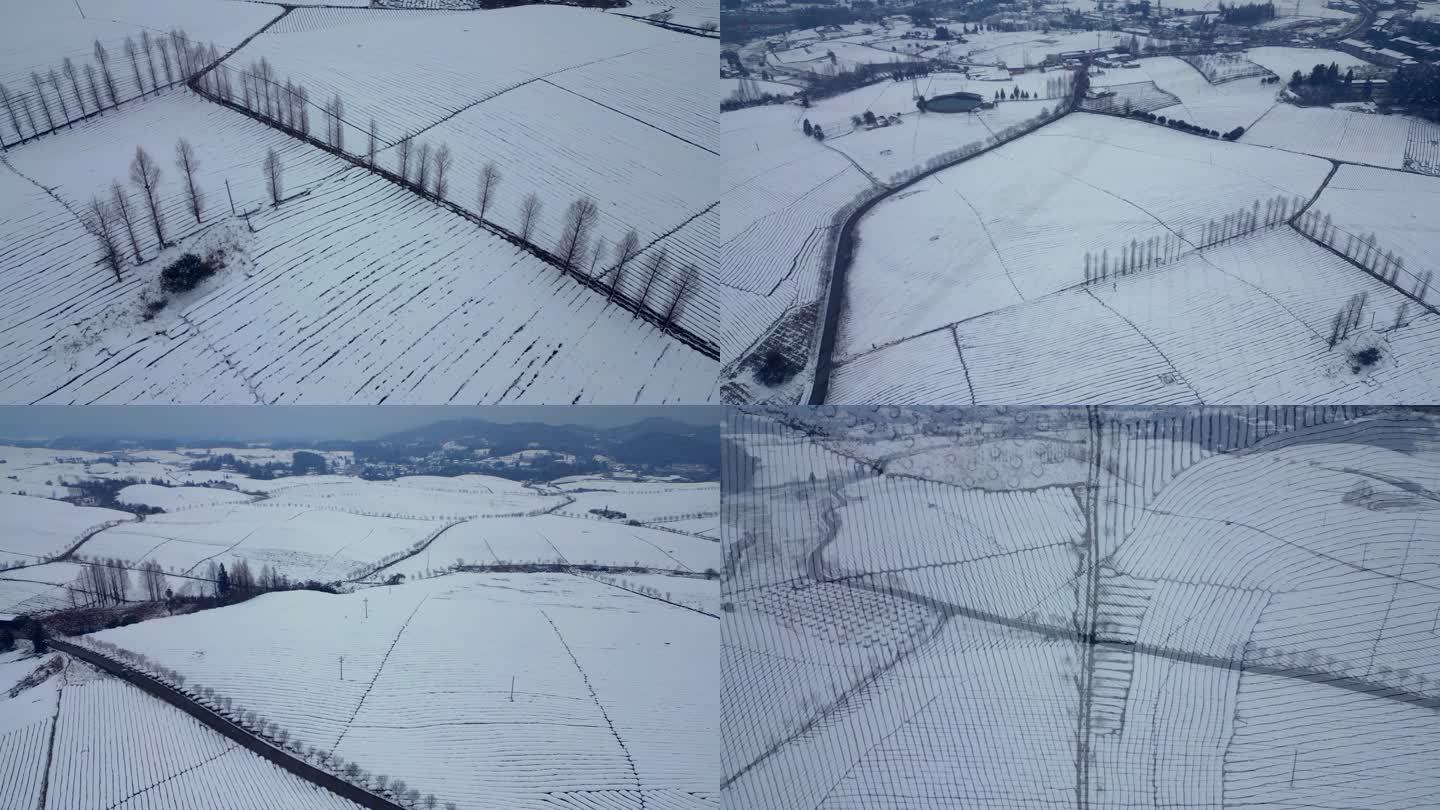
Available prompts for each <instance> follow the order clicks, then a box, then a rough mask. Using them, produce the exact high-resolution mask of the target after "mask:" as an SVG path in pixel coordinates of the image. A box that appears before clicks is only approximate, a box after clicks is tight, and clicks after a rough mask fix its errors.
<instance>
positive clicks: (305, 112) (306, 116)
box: [297, 84, 310, 135]
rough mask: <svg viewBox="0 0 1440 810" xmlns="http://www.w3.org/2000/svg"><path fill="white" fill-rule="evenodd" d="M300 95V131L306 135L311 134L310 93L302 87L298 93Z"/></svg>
mask: <svg viewBox="0 0 1440 810" xmlns="http://www.w3.org/2000/svg"><path fill="white" fill-rule="evenodd" d="M297 92H299V94H300V131H301V132H303V133H304V134H306V135H309V134H310V91H309V90H306V89H305V85H303V84H302V85H300V88H299V90H298V91H297Z"/></svg>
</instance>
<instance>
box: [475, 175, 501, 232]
mask: <svg viewBox="0 0 1440 810" xmlns="http://www.w3.org/2000/svg"><path fill="white" fill-rule="evenodd" d="M499 182H500V170H499V169H496V168H495V162H494V161H486V162H485V165H484V166H483V167H481V169H480V195H479V197H480V200H479V201H480V219H482V220H483V219H485V209H486V208H488V207H489V206H490V200H491V199H493V198H494V196H495V186H496V185H497V184H498V183H499Z"/></svg>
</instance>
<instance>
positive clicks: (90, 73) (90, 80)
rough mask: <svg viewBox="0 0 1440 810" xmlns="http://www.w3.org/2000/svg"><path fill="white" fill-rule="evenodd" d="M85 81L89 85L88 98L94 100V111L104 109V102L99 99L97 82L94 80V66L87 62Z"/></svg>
mask: <svg viewBox="0 0 1440 810" xmlns="http://www.w3.org/2000/svg"><path fill="white" fill-rule="evenodd" d="M85 82H86V83H87V84H88V85H90V100H91V101H93V102H95V112H97V113H98V112H100V111H101V110H103V109H105V102H104V101H102V100H101V99H100V87H99V83H98V82H96V81H95V66H94V65H91V64H90V63H89V62H86V63H85Z"/></svg>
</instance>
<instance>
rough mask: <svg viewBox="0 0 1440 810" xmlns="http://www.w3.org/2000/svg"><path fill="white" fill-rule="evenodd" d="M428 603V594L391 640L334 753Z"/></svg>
mask: <svg viewBox="0 0 1440 810" xmlns="http://www.w3.org/2000/svg"><path fill="white" fill-rule="evenodd" d="M428 601H430V595H429V594H426V595H425V598H424V599H421V600H420V601H419V602H418V603H417V604H416V605H415V609H414V610H412V611H410V615H409V616H406V617H405V621H404V623H403V624H401V625H400V629H399V630H398V631H396V633H395V638H393V639H391V640H390V646H389V647H388V648H386V650H385V655H384V656H382V657H381V658H380V666H378V667H376V668H375V674H374V675H372V676H370V684H369V685H368V686H366V687H365V693H364V694H362V695H361V696H360V701H359V702H358V703H356V704H355V711H353V712H351V713H350V719H349V720H346V721H345V727H344V728H342V729H341V730H340V736H338V737H336V738H335V744H334V745H332V746H330V749H331V750H332V751H333V750H334V749H336V748H339V747H340V741H341V740H343V739H345V735H346V734H349V733H350V726H351V724H353V723H354V722H355V718H356V717H357V716H358V715H359V714H360V709H361V707H363V706H364V705H365V699H366V698H368V697H370V690H372V689H374V688H375V682H376V681H378V680H380V673H381V672H384V671H385V662H386V661H389V660H390V653H393V652H395V645H396V644H399V643H400V637H401V636H403V635H405V629H406V628H407V627H409V626H410V620H411V619H413V618H415V614H416V613H419V612H420V608H422V607H424V606H425V603H426V602H428Z"/></svg>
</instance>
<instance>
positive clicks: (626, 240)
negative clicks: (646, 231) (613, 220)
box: [605, 228, 640, 302]
mask: <svg viewBox="0 0 1440 810" xmlns="http://www.w3.org/2000/svg"><path fill="white" fill-rule="evenodd" d="M639 253H640V234H639V233H637V232H636V231H635V229H634V228H631V229H630V230H628V231H626V232H625V236H624V237H622V238H621V239H620V241H619V242H618V243H616V245H615V266H614V267H611V268H610V274H612V275H613V278H611V279H610V292H608V293H606V295H605V300H606V302H609V301H611V300H613V299H614V298H615V291H616V290H618V289H620V284H621V282H623V281H624V280H625V266H626V265H628V264H629V263H630V260H631V259H634V258H635V256H636V255H637V254H639Z"/></svg>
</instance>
